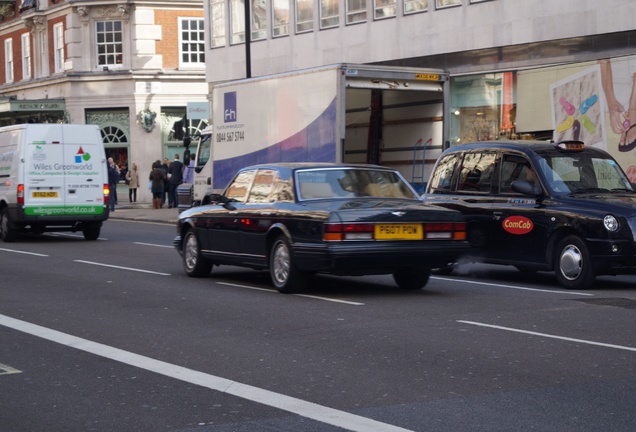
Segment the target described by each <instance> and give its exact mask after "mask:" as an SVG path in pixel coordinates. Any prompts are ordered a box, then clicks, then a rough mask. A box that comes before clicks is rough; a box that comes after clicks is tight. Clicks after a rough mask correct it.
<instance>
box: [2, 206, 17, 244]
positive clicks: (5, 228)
mask: <svg viewBox="0 0 636 432" xmlns="http://www.w3.org/2000/svg"><path fill="white" fill-rule="evenodd" d="M15 237H16V230H15V229H14V228H11V221H10V220H9V210H8V209H7V208H6V207H4V208H3V209H2V210H0V238H1V239H2V241H3V242H5V243H11V242H14V241H15Z"/></svg>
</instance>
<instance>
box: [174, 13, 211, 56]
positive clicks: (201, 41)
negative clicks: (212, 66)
mask: <svg viewBox="0 0 636 432" xmlns="http://www.w3.org/2000/svg"><path fill="white" fill-rule="evenodd" d="M179 30H180V31H179V59H180V61H179V67H197V68H198V67H201V68H203V67H205V33H204V32H205V29H204V26H203V18H179Z"/></svg>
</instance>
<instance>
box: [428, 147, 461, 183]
mask: <svg viewBox="0 0 636 432" xmlns="http://www.w3.org/2000/svg"><path fill="white" fill-rule="evenodd" d="M457 158H458V156H457V154H449V155H446V156H444V157H443V158H442V159H440V161H439V163H438V164H437V167H436V169H435V172H434V173H433V176H432V177H431V192H435V191H444V190H450V189H451V186H452V184H451V181H452V179H453V174H454V173H455V165H456V163H457Z"/></svg>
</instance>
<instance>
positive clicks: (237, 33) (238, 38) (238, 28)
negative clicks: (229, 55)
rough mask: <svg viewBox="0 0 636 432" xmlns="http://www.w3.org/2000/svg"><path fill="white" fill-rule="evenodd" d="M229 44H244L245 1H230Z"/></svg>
mask: <svg viewBox="0 0 636 432" xmlns="http://www.w3.org/2000/svg"><path fill="white" fill-rule="evenodd" d="M230 32H231V34H232V36H231V38H230V43H231V44H239V43H243V42H245V0H230Z"/></svg>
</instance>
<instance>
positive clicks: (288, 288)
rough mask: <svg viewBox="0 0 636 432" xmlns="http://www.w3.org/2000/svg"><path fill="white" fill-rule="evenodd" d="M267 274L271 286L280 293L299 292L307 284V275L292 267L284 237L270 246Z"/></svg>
mask: <svg viewBox="0 0 636 432" xmlns="http://www.w3.org/2000/svg"><path fill="white" fill-rule="evenodd" d="M269 272H270V275H271V278H272V284H274V287H276V289H277V290H278V291H279V292H281V293H292V292H296V291H299V290H300V289H302V288H303V286H304V285H305V283H306V282H307V273H305V272H302V271H300V270H298V269H297V268H296V266H295V265H294V262H293V260H292V256H291V251H290V248H289V242H288V240H287V238H286V237H285V236H279V237H278V238H277V239H276V240H275V241H274V244H273V245H272V249H271V252H270V254H269Z"/></svg>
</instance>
